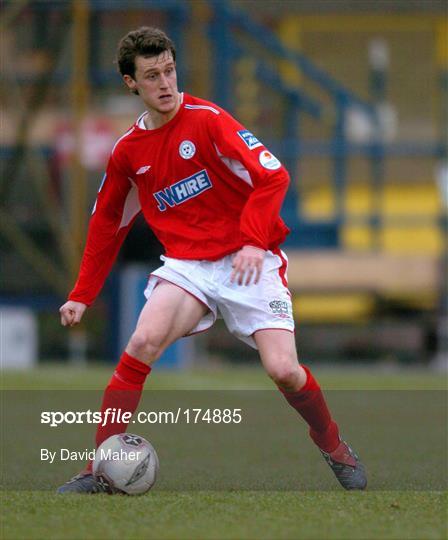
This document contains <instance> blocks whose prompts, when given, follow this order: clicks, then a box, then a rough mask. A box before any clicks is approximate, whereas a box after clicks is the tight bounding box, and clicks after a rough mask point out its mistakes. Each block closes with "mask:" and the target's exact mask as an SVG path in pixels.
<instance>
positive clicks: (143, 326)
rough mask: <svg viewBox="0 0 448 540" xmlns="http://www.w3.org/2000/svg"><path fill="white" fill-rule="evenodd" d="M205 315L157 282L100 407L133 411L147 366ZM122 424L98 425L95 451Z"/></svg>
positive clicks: (197, 305) (181, 292)
mask: <svg viewBox="0 0 448 540" xmlns="http://www.w3.org/2000/svg"><path fill="white" fill-rule="evenodd" d="M206 312H207V306H205V305H204V304H202V303H201V302H199V300H197V299H196V298H195V297H194V296H192V295H191V294H189V293H187V292H186V291H184V290H183V289H182V288H180V287H178V286H176V285H173V284H172V283H169V282H167V281H161V282H160V283H159V284H158V285H157V286H156V287H155V289H154V290H153V291H152V293H151V296H150V297H149V299H148V300H147V302H146V304H145V306H144V307H143V310H142V312H141V314H140V317H139V319H138V321H137V325H136V328H135V331H134V333H133V334H132V336H131V338H130V340H129V342H128V344H127V347H126V349H125V351H124V353H123V355H122V356H121V359H120V361H119V363H118V365H117V367H116V369H115V371H114V374H113V375H112V378H111V380H110V382H109V385H108V386H107V388H106V391H105V393H104V397H103V403H102V407H101V411H102V413H104V411H106V410H107V409H108V408H109V409H113V408H114V407H115V408H116V409H119V408H121V410H122V411H123V412H131V413H132V414H133V413H134V412H135V410H136V409H137V406H138V403H139V401H140V397H141V393H142V390H143V385H144V383H145V380H146V377H147V376H148V375H149V373H150V371H151V365H152V364H153V363H154V362H155V361H156V360H157V359H158V358H159V357H160V355H161V354H162V353H163V351H164V350H165V349H166V348H167V347H168V346H169V345H171V344H172V343H174V342H175V341H176V340H177V339H179V338H181V337H183V336H185V335H187V334H188V333H190V331H191V330H193V329H194V328H195V326H196V325H197V324H198V323H199V321H200V320H201V319H202V317H203V316H204V315H205V313H206ZM126 428H127V424H126V423H124V422H121V423H118V422H115V423H106V424H105V425H104V426H103V425H102V424H100V425H99V426H98V429H97V433H96V445H97V447H98V446H99V445H100V444H101V443H102V442H103V441H105V440H106V439H107V438H109V437H110V436H111V435H115V434H116V433H122V432H124V431H126Z"/></svg>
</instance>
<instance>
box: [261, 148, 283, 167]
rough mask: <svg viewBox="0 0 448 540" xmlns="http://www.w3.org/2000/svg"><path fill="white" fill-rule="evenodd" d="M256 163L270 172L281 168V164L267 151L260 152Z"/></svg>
mask: <svg viewBox="0 0 448 540" xmlns="http://www.w3.org/2000/svg"><path fill="white" fill-rule="evenodd" d="M258 161H259V162H260V165H262V166H263V167H264V168H265V169H269V170H271V171H275V170H276V169H280V167H281V166H282V164H281V163H280V161H279V160H278V159H277V158H276V157H275V156H274V154H271V152H269V151H268V150H262V151H261V152H260V155H259V157H258Z"/></svg>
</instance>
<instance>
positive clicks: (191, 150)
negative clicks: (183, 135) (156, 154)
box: [179, 141, 196, 159]
mask: <svg viewBox="0 0 448 540" xmlns="http://www.w3.org/2000/svg"><path fill="white" fill-rule="evenodd" d="M179 154H180V156H181V157H183V158H184V159H191V158H192V157H193V156H194V155H195V154H196V146H195V145H194V143H192V142H191V141H182V142H181V143H180V145H179Z"/></svg>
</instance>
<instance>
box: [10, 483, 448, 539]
mask: <svg viewBox="0 0 448 540" xmlns="http://www.w3.org/2000/svg"><path fill="white" fill-rule="evenodd" d="M446 503H447V500H446V496H445V495H443V494H441V493H417V494H416V493H409V492H408V493H402V492H396V493H383V492H374V493H367V492H366V493H345V492H338V493H307V494H304V493H291V492H286V493H278V492H267V493H259V492H255V493H254V492H245V493H220V492H219V493H217V492H196V493H156V492H154V493H150V494H149V495H146V496H143V497H135V498H131V497H119V496H116V497H109V496H107V495H100V496H96V497H95V498H93V497H82V496H72V497H64V498H62V497H58V496H56V495H52V494H42V493H37V492H22V493H11V494H8V496H7V497H6V500H5V501H4V502H3V504H4V511H5V513H6V514H7V520H6V524H5V526H4V529H3V534H2V537H3V539H5V540H6V539H18V538H24V539H25V538H26V539H30V540H31V539H43V538H45V539H60V538H65V539H67V540H69V539H73V540H74V539H97V538H110V539H117V540H118V539H119V540H124V539H131V538H132V539H137V538H141V539H148V540H149V539H167V540H168V539H170V540H171V539H174V538H178V539H199V538H202V539H204V540H205V539H224V538H225V539H236V538H239V539H251V540H252V539H254V538H259V539H260V540H261V539H266V540H267V539H278V540H280V539H287V538H288V539H299V538H300V539H302V538H303V539H305V538H307V539H308V538H309V539H311V538H315V539H319V540H321V539H322V538H328V539H352V538H353V539H373V538H395V539H400V540H401V539H404V538H413V539H417V538H422V539H432V538H445V535H446V521H445V519H444V515H445V509H446Z"/></svg>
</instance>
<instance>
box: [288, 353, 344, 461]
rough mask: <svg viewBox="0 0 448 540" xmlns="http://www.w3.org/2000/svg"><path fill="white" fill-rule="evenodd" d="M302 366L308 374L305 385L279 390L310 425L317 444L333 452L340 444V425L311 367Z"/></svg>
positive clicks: (311, 434)
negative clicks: (328, 405)
mask: <svg viewBox="0 0 448 540" xmlns="http://www.w3.org/2000/svg"><path fill="white" fill-rule="evenodd" d="M302 367H303V369H304V370H305V371H306V375H307V379H306V383H305V386H304V387H303V388H301V389H300V390H299V391H298V392H287V391H286V390H282V389H281V388H280V389H279V390H280V391H281V392H282V394H283V395H284V396H285V398H286V400H287V401H288V403H289V404H290V405H291V407H293V408H294V409H295V410H296V411H297V412H298V413H299V414H300V416H301V417H302V418H303V419H304V420H305V422H307V424H308V425H309V426H310V436H311V438H312V439H313V441H314V442H315V443H316V444H317V446H318V447H319V448H321V449H322V450H324V451H325V452H333V450H335V449H336V448H337V447H338V445H339V429H338V425H337V424H336V422H335V421H334V420H332V418H331V414H330V411H329V410H328V407H327V404H326V402H325V398H324V395H323V394H322V390H321V389H320V386H319V384H318V382H317V381H316V379H315V378H314V377H313V375H312V373H311V371H310V370H309V368H307V367H306V366H304V365H303V364H302Z"/></svg>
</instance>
